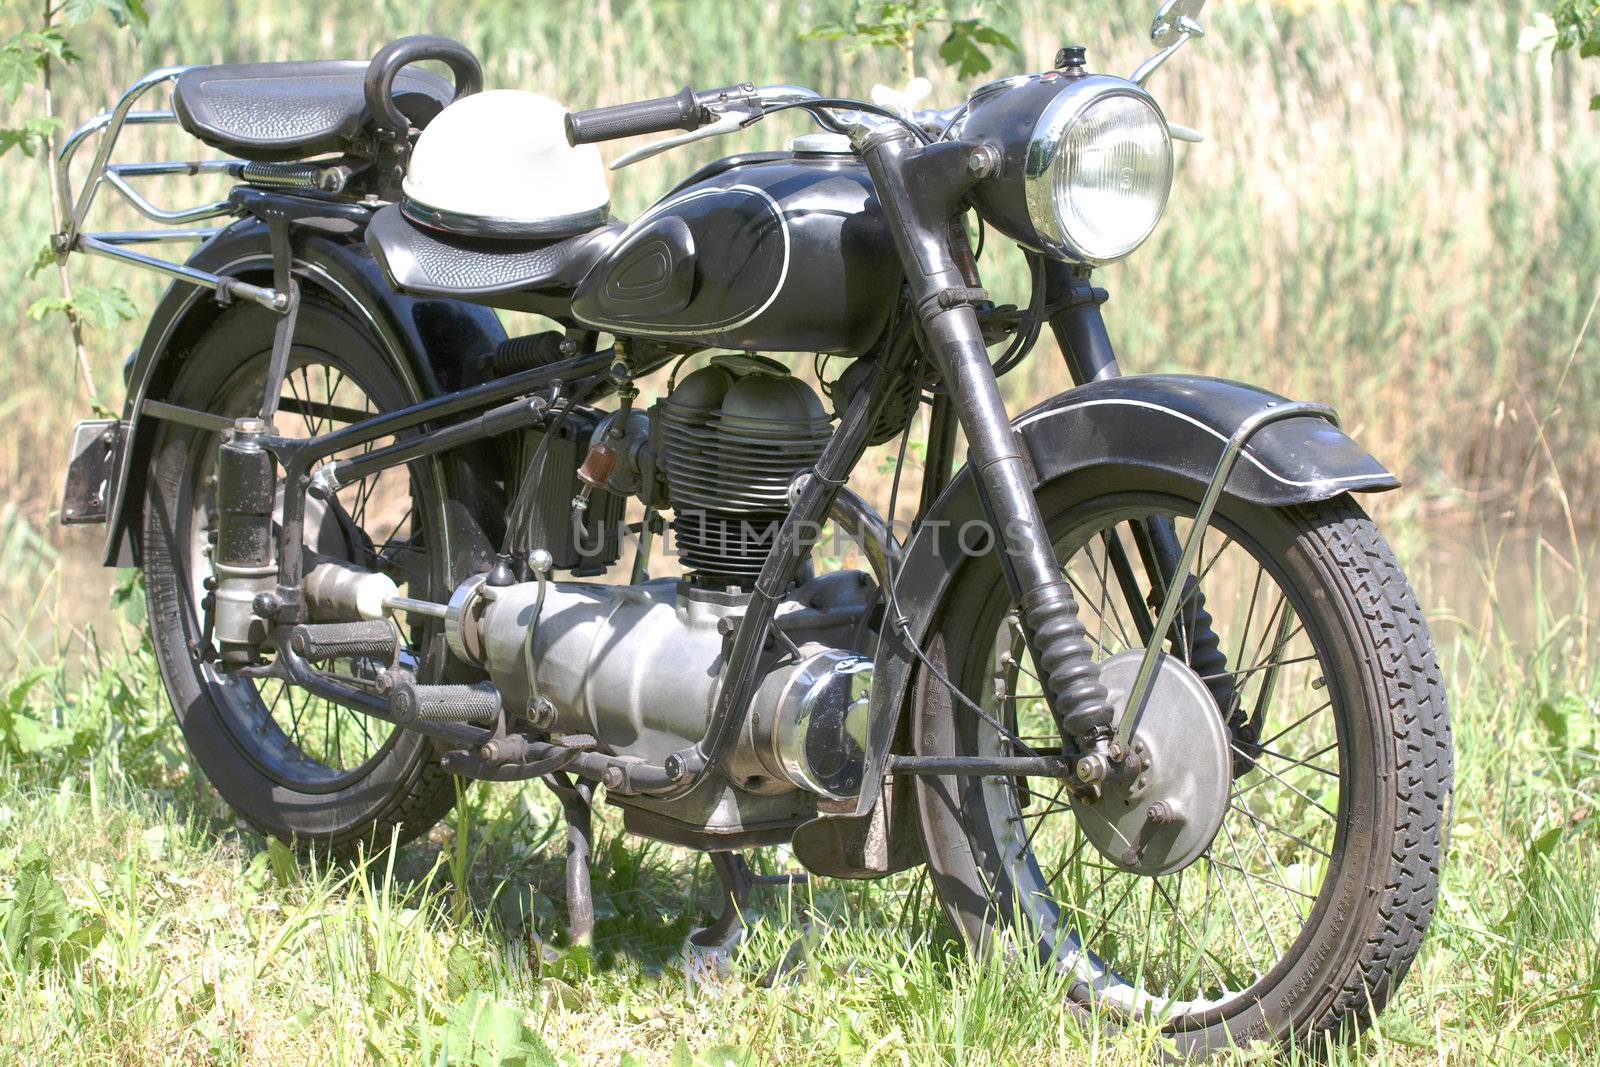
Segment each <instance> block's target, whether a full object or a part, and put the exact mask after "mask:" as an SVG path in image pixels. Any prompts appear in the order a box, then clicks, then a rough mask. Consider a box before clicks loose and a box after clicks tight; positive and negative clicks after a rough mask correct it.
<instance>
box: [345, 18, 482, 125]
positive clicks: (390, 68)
mask: <svg viewBox="0 0 1600 1067" xmlns="http://www.w3.org/2000/svg"><path fill="white" fill-rule="evenodd" d="M424 59H436V60H438V61H439V62H441V63H443V64H444V65H445V66H447V67H449V68H450V74H451V76H452V77H453V78H454V79H455V83H456V95H455V97H454V99H456V100H459V99H461V98H462V97H463V96H471V95H472V94H473V93H476V92H480V91H482V89H483V67H482V66H481V65H480V64H479V63H478V57H477V56H475V55H473V54H472V50H471V49H470V48H468V47H467V46H466V45H464V44H462V43H461V42H460V41H454V40H451V39H450V38H449V37H440V36H437V35H435V34H420V35H418V36H415V37H401V38H400V39H398V40H395V41H390V42H389V43H388V44H386V45H384V46H383V47H382V48H380V49H378V51H377V54H376V55H374V56H373V57H372V62H370V63H368V64H367V73H366V77H364V78H363V79H362V89H363V91H364V92H365V95H366V98H367V111H368V112H370V113H371V115H372V118H373V121H374V122H376V123H377V124H378V125H379V126H380V127H382V128H383V129H384V130H386V131H388V132H389V133H390V134H392V135H394V136H396V137H402V138H403V137H405V135H406V133H407V132H408V131H409V130H410V129H411V122H410V120H409V119H407V118H406V116H405V114H404V113H402V112H401V110H400V109H399V108H398V107H396V106H395V103H394V79H395V75H397V74H399V73H400V71H401V69H402V68H404V67H408V66H410V65H411V64H413V63H416V62H419V61H421V60H424Z"/></svg>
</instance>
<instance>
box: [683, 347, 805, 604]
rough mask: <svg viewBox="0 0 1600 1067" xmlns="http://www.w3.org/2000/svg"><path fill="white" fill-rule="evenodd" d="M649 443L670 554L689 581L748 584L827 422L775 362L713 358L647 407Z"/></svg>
mask: <svg viewBox="0 0 1600 1067" xmlns="http://www.w3.org/2000/svg"><path fill="white" fill-rule="evenodd" d="M653 421H654V424H655V425H654V429H653V433H654V434H656V435H658V441H657V445H656V451H657V454H658V457H659V461H660V466H661V469H662V471H663V472H664V474H665V475H666V481H667V495H668V498H669V500H670V502H671V504H672V509H673V515H674V517H673V520H672V529H673V535H674V537H675V538H676V540H677V544H678V552H679V555H680V557H681V558H682V562H683V565H684V567H685V568H687V569H688V570H689V571H690V573H691V575H692V576H693V578H694V579H695V580H696V582H697V584H701V585H705V586H712V587H715V586H729V585H736V586H742V587H747V586H749V585H750V584H752V583H754V581H755V580H756V577H757V575H759V574H760V573H761V566H762V564H763V563H764V562H765V561H766V558H767V553H768V552H770V551H771V549H772V544H773V539H774V538H775V537H776V535H777V531H778V527H779V525H780V524H781V523H782V522H783V518H784V516H785V515H786V514H787V513H788V510H789V486H790V485H791V484H792V483H793V482H794V480H795V478H796V476H797V475H799V474H800V473H801V472H802V471H805V470H808V469H810V468H811V467H812V466H814V465H815V464H816V462H817V459H818V457H819V456H821V454H822V449H823V446H825V445H826V444H827V443H828V438H829V436H830V435H831V434H832V426H831V424H830V419H829V416H828V414H827V412H826V411H825V410H824V409H823V406H822V401H821V400H820V399H819V398H818V397H817V394H816V393H815V392H814V391H813V390H812V389H811V387H810V386H808V385H806V383H805V382H802V381H800V380H799V379H798V378H796V377H794V376H793V375H792V374H790V373H789V370H788V368H787V367H785V366H784V365H783V364H781V363H779V362H777V361H775V360H770V359H765V358H763V357H760V356H750V355H741V356H719V357H717V358H716V359H713V360H712V361H711V362H710V364H708V365H707V366H705V367H703V368H702V369H700V370H697V371H695V372H694V373H693V374H690V375H689V376H688V377H686V378H685V379H684V380H683V381H681V382H679V383H678V384H677V385H676V387H674V388H673V389H672V391H671V392H670V393H668V395H667V396H666V398H665V399H663V400H662V401H661V402H660V403H659V404H658V405H657V407H656V409H655V412H654V420H653Z"/></svg>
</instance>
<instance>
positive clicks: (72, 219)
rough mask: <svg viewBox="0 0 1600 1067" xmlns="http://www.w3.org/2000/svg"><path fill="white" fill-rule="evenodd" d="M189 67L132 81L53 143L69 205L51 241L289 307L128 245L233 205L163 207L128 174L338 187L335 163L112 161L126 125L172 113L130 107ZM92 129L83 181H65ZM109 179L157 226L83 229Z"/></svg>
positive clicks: (259, 290) (205, 230) (196, 231)
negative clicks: (297, 168) (255, 174)
mask: <svg viewBox="0 0 1600 1067" xmlns="http://www.w3.org/2000/svg"><path fill="white" fill-rule="evenodd" d="M192 69H193V68H192V67H161V68H159V69H157V70H153V71H151V72H150V73H148V74H146V75H145V76H144V77H142V78H140V79H139V80H138V81H136V82H134V83H133V84H132V85H131V86H129V87H128V89H127V90H126V91H125V92H124V93H123V94H122V96H121V97H120V98H119V99H118V100H117V103H116V106H114V107H113V108H111V110H109V111H104V112H101V113H100V114H98V115H96V116H95V117H94V118H92V119H90V120H89V121H87V122H85V123H84V124H83V125H81V126H79V127H78V128H77V129H76V130H73V131H72V134H71V135H70V136H68V137H67V139H66V140H65V141H64V142H63V143H62V145H61V151H60V152H59V153H58V155H57V167H56V180H57V189H58V192H59V193H60V197H61V202H62V203H63V204H67V205H70V206H71V207H70V214H69V215H68V217H67V218H66V219H64V220H63V226H64V230H63V232H61V233H59V234H57V235H56V236H55V239H54V241H53V242H52V245H53V247H54V249H55V251H56V253H57V254H58V255H68V254H70V253H72V252H83V253H88V254H92V255H97V256H104V257H106V258H108V259H114V260H117V261H118V262H121V263H126V264H128V265H129V266H133V267H138V268H140V269H141V270H150V271H154V272H156V273H157V274H161V275H165V276H166V277H168V278H172V279H174V280H176V281H181V282H187V283H189V284H191V285H198V286H201V287H202V288H206V289H211V290H214V291H216V292H217V293H219V294H222V295H223V296H226V297H236V296H237V297H243V298H244V299H246V300H250V301H253V302H254V303H257V304H260V305H262V306H263V307H266V308H270V309H272V310H273V311H278V312H284V311H287V310H288V307H289V302H290V301H289V294H287V293H283V292H279V291H278V290H277V289H274V288H270V287H263V286H259V285H250V284H248V283H246V282H243V281H241V280H239V279H237V278H230V277H226V276H223V275H219V274H212V273H210V272H209V271H203V270H198V269H196V268H194V267H190V266H188V265H186V264H183V263H176V262H173V261H171V260H166V259H161V258H159V257H156V256H150V255H146V254H144V253H142V252H135V251H133V250H131V249H130V248H128V247H127V246H128V245H137V244H170V243H174V242H179V241H204V240H206V239H208V238H210V237H213V236H215V235H216V234H218V233H220V232H221V229H220V227H196V226H192V225H189V224H191V223H197V222H204V221H206V220H208V219H215V218H221V217H223V216H226V215H232V214H235V213H236V209H235V207H234V206H233V204H231V203H230V202H229V201H227V200H217V201H213V202H212V203H208V204H198V205H196V206H194V207H188V208H179V209H176V210H168V209H165V208H161V207H158V206H156V205H155V204H154V203H152V202H151V201H150V200H149V199H148V198H147V197H145V196H144V195H143V194H142V193H140V192H139V191H138V190H137V189H135V188H134V187H133V185H132V184H131V181H130V179H137V178H149V177H159V176H163V175H175V174H187V175H200V174H227V175H229V176H231V177H234V178H242V179H244V180H246V181H249V180H251V178H252V174H251V170H252V168H255V169H259V170H260V172H261V173H260V177H261V178H262V180H263V184H272V185H278V186H280V187H281V186H285V185H290V184H294V185H298V186H300V187H304V188H323V189H329V188H334V187H335V186H334V183H337V187H339V188H342V185H343V181H342V176H341V174H340V173H339V172H340V168H337V167H323V166H319V165H317V164H305V165H303V169H302V170H301V172H300V173H294V172H293V171H294V168H293V167H290V168H285V167H284V166H283V165H281V164H270V165H268V164H252V163H249V162H247V161H245V160H242V159H202V160H171V161H159V162H139V163H112V162H111V154H112V152H113V150H114V149H115V148H116V145H117V140H118V138H120V137H121V136H122V131H123V129H124V128H125V127H127V126H157V125H172V124H176V122H177V121H178V119H177V115H176V113H174V111H173V110H172V108H171V106H170V105H169V106H168V107H165V108H160V109H155V110H135V109H134V105H135V104H137V103H138V102H139V101H140V100H141V99H143V98H144V97H145V96H146V95H147V94H149V93H150V92H151V91H153V90H155V89H157V88H158V87H161V86H165V85H169V84H170V83H171V82H174V81H176V80H177V79H178V77H179V76H181V75H182V74H183V73H184V72H185V71H188V70H192ZM97 134H98V135H99V137H100V140H99V143H98V144H97V145H96V146H95V153H94V158H93V162H92V163H91V164H90V168H89V173H88V175H87V176H86V177H85V178H84V182H83V186H82V187H81V188H79V189H77V190H74V189H73V187H72V161H73V159H74V158H75V157H76V156H77V154H78V150H79V149H80V148H82V147H83V145H84V144H85V143H86V142H87V141H88V140H89V139H90V138H91V137H93V136H95V135H97ZM102 184H104V185H109V186H110V187H111V188H112V189H113V190H115V191H116V192H117V194H118V195H120V196H121V197H122V198H123V199H124V200H125V201H127V202H128V203H129V204H130V205H132V206H133V208H134V210H136V211H138V212H139V213H140V214H141V215H143V216H144V217H145V218H148V219H150V220H152V221H153V222H157V223H160V224H161V225H162V226H163V227H166V228H163V229H151V230H116V231H105V232H90V231H86V230H85V229H84V222H85V220H87V219H88V217H89V211H90V209H91V208H93V206H94V202H95V195H96V194H97V193H98V192H99V191H100V186H101V185H102Z"/></svg>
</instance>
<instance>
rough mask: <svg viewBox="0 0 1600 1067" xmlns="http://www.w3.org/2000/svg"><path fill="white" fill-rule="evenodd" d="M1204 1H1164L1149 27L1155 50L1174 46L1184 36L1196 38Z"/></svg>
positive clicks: (1204, 4)
mask: <svg viewBox="0 0 1600 1067" xmlns="http://www.w3.org/2000/svg"><path fill="white" fill-rule="evenodd" d="M1205 6H1206V0H1166V2H1165V3H1163V4H1162V5H1161V8H1160V10H1158V11H1157V12H1156V21H1155V24H1154V25H1153V26H1151V27H1150V40H1151V41H1153V42H1155V46H1156V47H1157V48H1166V47H1168V46H1169V45H1173V44H1176V43H1177V42H1178V40H1179V39H1180V38H1182V37H1184V36H1185V35H1194V36H1198V34H1196V33H1195V30H1196V29H1198V28H1199V18H1200V12H1201V11H1202V10H1203V9H1204V8H1205Z"/></svg>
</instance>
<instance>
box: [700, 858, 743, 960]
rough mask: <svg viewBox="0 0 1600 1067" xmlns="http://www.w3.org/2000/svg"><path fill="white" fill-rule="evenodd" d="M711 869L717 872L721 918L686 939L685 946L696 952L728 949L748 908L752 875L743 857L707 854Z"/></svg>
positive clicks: (741, 925) (740, 929)
mask: <svg viewBox="0 0 1600 1067" xmlns="http://www.w3.org/2000/svg"><path fill="white" fill-rule="evenodd" d="M711 869H712V870H714V871H716V872H717V881H719V882H721V883H722V914H721V915H718V916H717V921H716V922H714V923H712V924H711V925H710V926H706V927H702V928H701V929H699V930H696V931H695V932H694V933H692V934H690V935H689V943H690V944H691V945H695V946H697V947H699V948H724V947H727V948H731V947H732V945H730V944H729V942H730V941H737V939H738V935H739V933H740V932H741V931H742V930H743V929H744V919H743V918H742V916H743V914H744V910H745V908H747V907H749V906H750V887H751V886H752V885H754V884H755V875H754V874H753V873H752V872H751V870H750V865H749V864H748V863H746V862H745V859H744V857H743V856H741V855H739V854H738V853H737V852H713V853H711Z"/></svg>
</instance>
